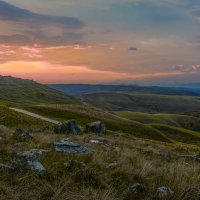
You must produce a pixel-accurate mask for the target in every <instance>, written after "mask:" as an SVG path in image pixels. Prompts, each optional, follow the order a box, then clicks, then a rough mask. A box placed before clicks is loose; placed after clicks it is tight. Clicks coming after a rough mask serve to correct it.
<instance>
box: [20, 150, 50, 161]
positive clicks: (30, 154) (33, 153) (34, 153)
mask: <svg viewBox="0 0 200 200" xmlns="http://www.w3.org/2000/svg"><path fill="white" fill-rule="evenodd" d="M47 152H48V151H47V150H44V149H31V150H30V151H23V152H19V153H17V157H21V158H24V159H26V160H35V159H37V158H39V157H40V156H42V155H43V154H44V153H47Z"/></svg>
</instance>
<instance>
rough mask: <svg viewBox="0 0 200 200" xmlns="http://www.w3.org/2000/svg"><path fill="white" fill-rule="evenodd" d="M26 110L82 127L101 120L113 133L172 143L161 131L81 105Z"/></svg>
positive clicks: (27, 108)
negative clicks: (70, 120)
mask: <svg viewBox="0 0 200 200" xmlns="http://www.w3.org/2000/svg"><path fill="white" fill-rule="evenodd" d="M25 109H26V110H29V111H32V112H34V113H37V114H40V115H43V116H46V117H49V118H52V119H56V120H60V121H65V120H68V119H76V120H77V121H78V123H80V124H81V125H85V124H86V123H88V122H92V121H94V120H101V121H103V122H105V123H106V125H107V127H108V128H109V130H112V131H116V132H124V133H129V134H130V135H133V136H136V137H140V138H146V139H155V140H160V141H165V142H171V141H170V140H169V139H167V138H166V137H165V136H163V134H162V133H161V132H160V131H158V130H156V129H154V128H152V127H150V126H148V125H144V124H142V123H139V122H136V121H132V120H127V119H125V118H121V117H118V116H116V115H113V114H110V113H108V112H105V111H103V110H100V109H96V108H94V107H89V106H80V105H78V106H77V105H45V106H32V107H26V108H25Z"/></svg>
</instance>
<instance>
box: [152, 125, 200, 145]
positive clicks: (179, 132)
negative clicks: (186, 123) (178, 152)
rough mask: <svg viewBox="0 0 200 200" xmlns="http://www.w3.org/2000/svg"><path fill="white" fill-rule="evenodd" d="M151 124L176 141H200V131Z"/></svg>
mask: <svg viewBox="0 0 200 200" xmlns="http://www.w3.org/2000/svg"><path fill="white" fill-rule="evenodd" d="M151 126H152V127H153V128H155V129H157V130H160V131H161V132H162V133H164V134H165V135H166V136H167V137H168V138H170V139H172V140H174V141H178V142H183V143H191V144H199V143H200V133H198V132H195V131H191V130H187V129H184V128H180V127H173V126H169V125H164V124H151Z"/></svg>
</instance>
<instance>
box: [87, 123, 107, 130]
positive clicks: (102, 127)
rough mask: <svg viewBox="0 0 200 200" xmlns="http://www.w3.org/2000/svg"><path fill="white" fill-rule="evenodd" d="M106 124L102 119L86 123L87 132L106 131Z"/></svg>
mask: <svg viewBox="0 0 200 200" xmlns="http://www.w3.org/2000/svg"><path fill="white" fill-rule="evenodd" d="M106 130H107V129H106V125H105V124H104V123H103V122H101V121H96V122H92V123H88V124H87V125H86V132H95V133H105V132H106Z"/></svg>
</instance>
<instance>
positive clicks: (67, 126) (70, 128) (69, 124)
mask: <svg viewBox="0 0 200 200" xmlns="http://www.w3.org/2000/svg"><path fill="white" fill-rule="evenodd" d="M80 132H81V130H80V128H79V126H78V125H77V123H76V121H75V120H74V119H72V120H68V121H66V122H63V123H60V124H59V125H57V126H55V127H54V133H57V134H74V135H78V134H80Z"/></svg>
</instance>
